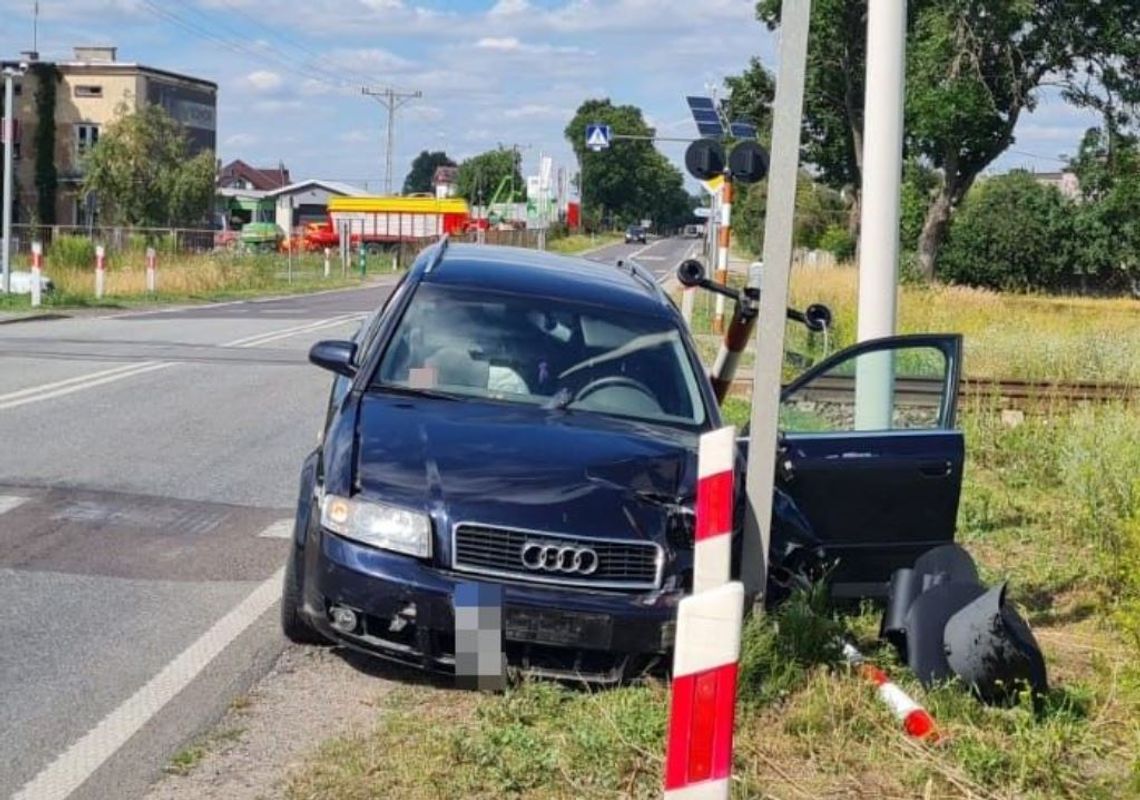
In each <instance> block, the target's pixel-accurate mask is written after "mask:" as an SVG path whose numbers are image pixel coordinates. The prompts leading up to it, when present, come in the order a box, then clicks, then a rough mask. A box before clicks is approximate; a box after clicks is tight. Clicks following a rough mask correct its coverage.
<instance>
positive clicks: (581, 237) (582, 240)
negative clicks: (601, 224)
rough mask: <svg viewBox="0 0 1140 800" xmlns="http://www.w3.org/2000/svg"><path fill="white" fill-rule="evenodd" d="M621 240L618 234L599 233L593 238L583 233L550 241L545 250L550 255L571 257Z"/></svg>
mask: <svg viewBox="0 0 1140 800" xmlns="http://www.w3.org/2000/svg"><path fill="white" fill-rule="evenodd" d="M621 240H622V237H621V234H618V233H599V234H596V235H593V236H591V235H589V234H584V233H575V234H571V235H569V236H563V237H560V238H558V239H551V240H550V241H549V242H547V243H546V249H547V250H549V251H550V252H552V253H563V254H566V255H573V254H576V253H582V252H584V251H586V250H592V249H594V248H596V247H605V246H606V245H610V244H614V243H616V242H620V241H621Z"/></svg>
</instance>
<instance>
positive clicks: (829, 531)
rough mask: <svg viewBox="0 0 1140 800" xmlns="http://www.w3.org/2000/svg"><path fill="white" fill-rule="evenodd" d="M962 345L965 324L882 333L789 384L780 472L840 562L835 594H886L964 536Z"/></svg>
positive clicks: (831, 557) (781, 484)
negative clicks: (958, 329)
mask: <svg viewBox="0 0 1140 800" xmlns="http://www.w3.org/2000/svg"><path fill="white" fill-rule="evenodd" d="M961 355H962V338H961V336H957V335H942V334H937V335H933V334H931V335H927V334H923V335H914V336H892V337H888V338H885V339H876V340H872V341H868V342H862V343H860V344H858V345H855V346H854V347H850V348H848V349H846V350H843V351H841V352H839V353H836V354H835V355H834V356H831V357H830V358H828V359H827V360H825V361H823V362H822V363H820V364H818V365H816V366H815V367H813V368H812V369H810V370H808V371H807V372H805V373H804V374H803V375H801V376H800V377H798V378H797V379H795V380H794V381H792V382H791V383H790V384H788V385H787V386H786V387H785V388H784V389H783V391H782V394H781V404H780V444H779V448H780V452H779V457H778V459H777V465H778V468H777V478H776V484H777V487H778V488H779V489H780V490H782V491H783V492H784V493H786V494H787V496H788V497H790V498H791V500H792V501H793V502H794V503H795V505H796V506H797V507H798V510H799V511H800V513H801V514H802V516H803V518H804V519H806V521H807V523H808V524H809V525H810V528H811V532H812V533H813V534H814V535H815V536H816V537H817V538H818V540H819V542H820V544H821V545H822V547H823V550H824V552H825V554H826V557H827V559H828V561H829V562H831V563H833V564H834V566H833V567H832V570H831V572H830V577H829V582H830V584H831V589H832V595H833V596H834V597H836V598H844V597H846V598H856V597H882V596H884V595H885V593H886V588H887V582H888V581H889V579H890V576H891V573H892V572H893V571H894V570H896V569H898V568H900V567H907V566H910V565H912V564H913V563H914V560H915V558H917V557H918V556H919V555H920V554H921V553H923V552H925V551H926V550H928V549H930V548H932V547H935V546H937V545H940V544H945V543H947V542H951V541H953V539H954V529H955V523H956V518H957V513H958V498H959V494H960V492H961V488H962V467H963V460H964V452H965V448H964V443H963V437H962V433H961V431H958V430H956V429H955V414H956V411H957V399H958V383H959V377H960V373H961V363H962V361H961Z"/></svg>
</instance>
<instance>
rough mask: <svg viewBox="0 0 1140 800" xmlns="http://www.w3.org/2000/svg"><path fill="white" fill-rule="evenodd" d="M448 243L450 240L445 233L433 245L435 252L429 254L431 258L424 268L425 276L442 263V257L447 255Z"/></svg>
mask: <svg viewBox="0 0 1140 800" xmlns="http://www.w3.org/2000/svg"><path fill="white" fill-rule="evenodd" d="M450 241H451V239H450V237H449V236H448V234H446V233H445V234H444V235H443V236H441V237H440V239H439V241H438V242H437V243H436V245H435V252H434V253H432V254H431V258H430V259H429V260H428V263H427V266H426V267H425V268H424V274H425V275H426V274H428V273H429V272H431V271H432V270H433V269H435V268H436V267H438V266H439V262H441V261H443V256H444V255H445V254H446V253H447V245H448V242H450Z"/></svg>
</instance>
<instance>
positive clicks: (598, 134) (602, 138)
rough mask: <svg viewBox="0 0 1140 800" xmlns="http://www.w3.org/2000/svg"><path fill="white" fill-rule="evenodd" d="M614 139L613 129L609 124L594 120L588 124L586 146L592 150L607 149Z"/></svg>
mask: <svg viewBox="0 0 1140 800" xmlns="http://www.w3.org/2000/svg"><path fill="white" fill-rule="evenodd" d="M612 139H613V131H612V130H611V129H610V126H609V125H602V124H601V123H600V122H594V123H591V124H590V125H587V126H586V147H588V148H589V149H590V150H594V151H598V150H605V149H607V148H608V147H609V146H610V140H612Z"/></svg>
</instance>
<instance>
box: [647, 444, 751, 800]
mask: <svg viewBox="0 0 1140 800" xmlns="http://www.w3.org/2000/svg"><path fill="white" fill-rule="evenodd" d="M735 454H736V430H735V429H734V428H731V427H729V428H721V429H720V430H717V431H713V432H711V433H706V434H704V435H703V436H702V437H701V442H700V455H699V461H698V475H699V480H698V483H697V519H696V535H695V542H694V552H693V594H691V595H689V596H688V597H686V598H684V599H683V600H682V601H681V602H680V604H679V605H678V608H677V635H676V641H675V644H674V648H673V685H672V689H671V697H670V703H669V728H668V732H667V737H668V739H667V741H666V745H665V798H666V800H723V798H727V797H728V796H729V787H730V785H731V782H732V732H733V723H734V722H735V717H736V679H737V670H738V664H739V661H740V634H741V628H742V626H743V617H744V586H743V584H741V583H740V582H738V581H733V582H729V580H728V579H729V575H730V568H731V562H732V547H731V542H732V522H733V506H734V503H733V496H734V490H733V472H734V471H733V464H734V460H735Z"/></svg>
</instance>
